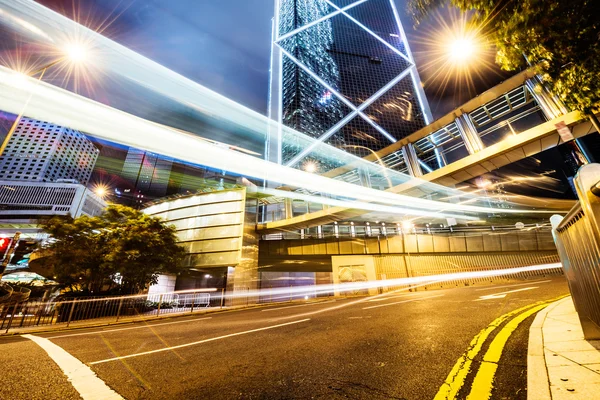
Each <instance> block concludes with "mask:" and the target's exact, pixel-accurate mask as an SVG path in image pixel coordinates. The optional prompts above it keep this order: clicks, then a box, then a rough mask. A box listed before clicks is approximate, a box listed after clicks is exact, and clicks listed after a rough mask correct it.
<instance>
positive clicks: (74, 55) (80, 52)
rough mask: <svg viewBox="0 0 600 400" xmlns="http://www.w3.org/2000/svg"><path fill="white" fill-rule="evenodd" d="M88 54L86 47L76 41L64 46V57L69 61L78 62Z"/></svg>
mask: <svg viewBox="0 0 600 400" xmlns="http://www.w3.org/2000/svg"><path fill="white" fill-rule="evenodd" d="M87 56H88V52H87V49H86V48H84V47H83V46H82V45H80V44H77V43H72V44H69V45H67V46H65V57H64V58H66V59H68V60H69V61H71V62H74V63H80V62H82V61H84V60H85V59H86V58H87Z"/></svg>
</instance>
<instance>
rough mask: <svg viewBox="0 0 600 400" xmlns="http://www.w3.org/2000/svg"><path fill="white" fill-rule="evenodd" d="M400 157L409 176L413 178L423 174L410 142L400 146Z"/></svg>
mask: <svg viewBox="0 0 600 400" xmlns="http://www.w3.org/2000/svg"><path fill="white" fill-rule="evenodd" d="M402 157H403V158H404V162H405V163H406V166H407V167H408V173H409V174H410V175H411V176H413V177H415V178H418V177H420V176H423V170H422V169H421V165H419V158H418V157H417V152H416V151H415V148H414V146H413V145H412V143H408V144H407V145H406V146H402Z"/></svg>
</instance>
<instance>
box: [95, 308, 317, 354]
mask: <svg viewBox="0 0 600 400" xmlns="http://www.w3.org/2000/svg"><path fill="white" fill-rule="evenodd" d="M306 321H310V318H306V319H301V320H299V321H293V322H286V323H284V324H279V325H272V326H265V327H264V328H257V329H251V330H249V331H243V332H236V333H230V334H229V335H223V336H217V337H214V338H210V339H204V340H199V341H197V342H192V343H186V344H180V345H178V346H169V347H165V348H162V349H156V350H150V351H144V352H141V353H135V354H129V355H126V356H120V357H113V358H107V359H105V360H99V361H94V362H91V363H89V365H96V364H102V363H107V362H111V361H117V360H124V359H126V358H133V357H139V356H145V355H148V354H154V353H161V352H163V351H171V350H175V349H181V348H183V347H189V346H195V345H197V344H202V343H208V342H214V341H215V340H221V339H226V338H230V337H233V336H240V335H246V334H248V333H254V332H260V331H266V330H268V329H275V328H280V327H282V326H287V325H293V324H299V323H301V322H306Z"/></svg>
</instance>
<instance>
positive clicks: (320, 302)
mask: <svg viewBox="0 0 600 400" xmlns="http://www.w3.org/2000/svg"><path fill="white" fill-rule="evenodd" d="M335 302H336V300H330V301H319V302H316V303H310V304H298V305H296V306H286V307H277V308H267V309H265V310H260V311H262V312H265V311H275V310H285V309H287V308H296V307H306V306H314V305H317V304H327V303H335Z"/></svg>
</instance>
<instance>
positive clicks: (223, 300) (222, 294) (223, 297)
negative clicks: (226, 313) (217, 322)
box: [221, 288, 225, 308]
mask: <svg viewBox="0 0 600 400" xmlns="http://www.w3.org/2000/svg"><path fill="white" fill-rule="evenodd" d="M224 302H225V288H221V308H223V304H224Z"/></svg>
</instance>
